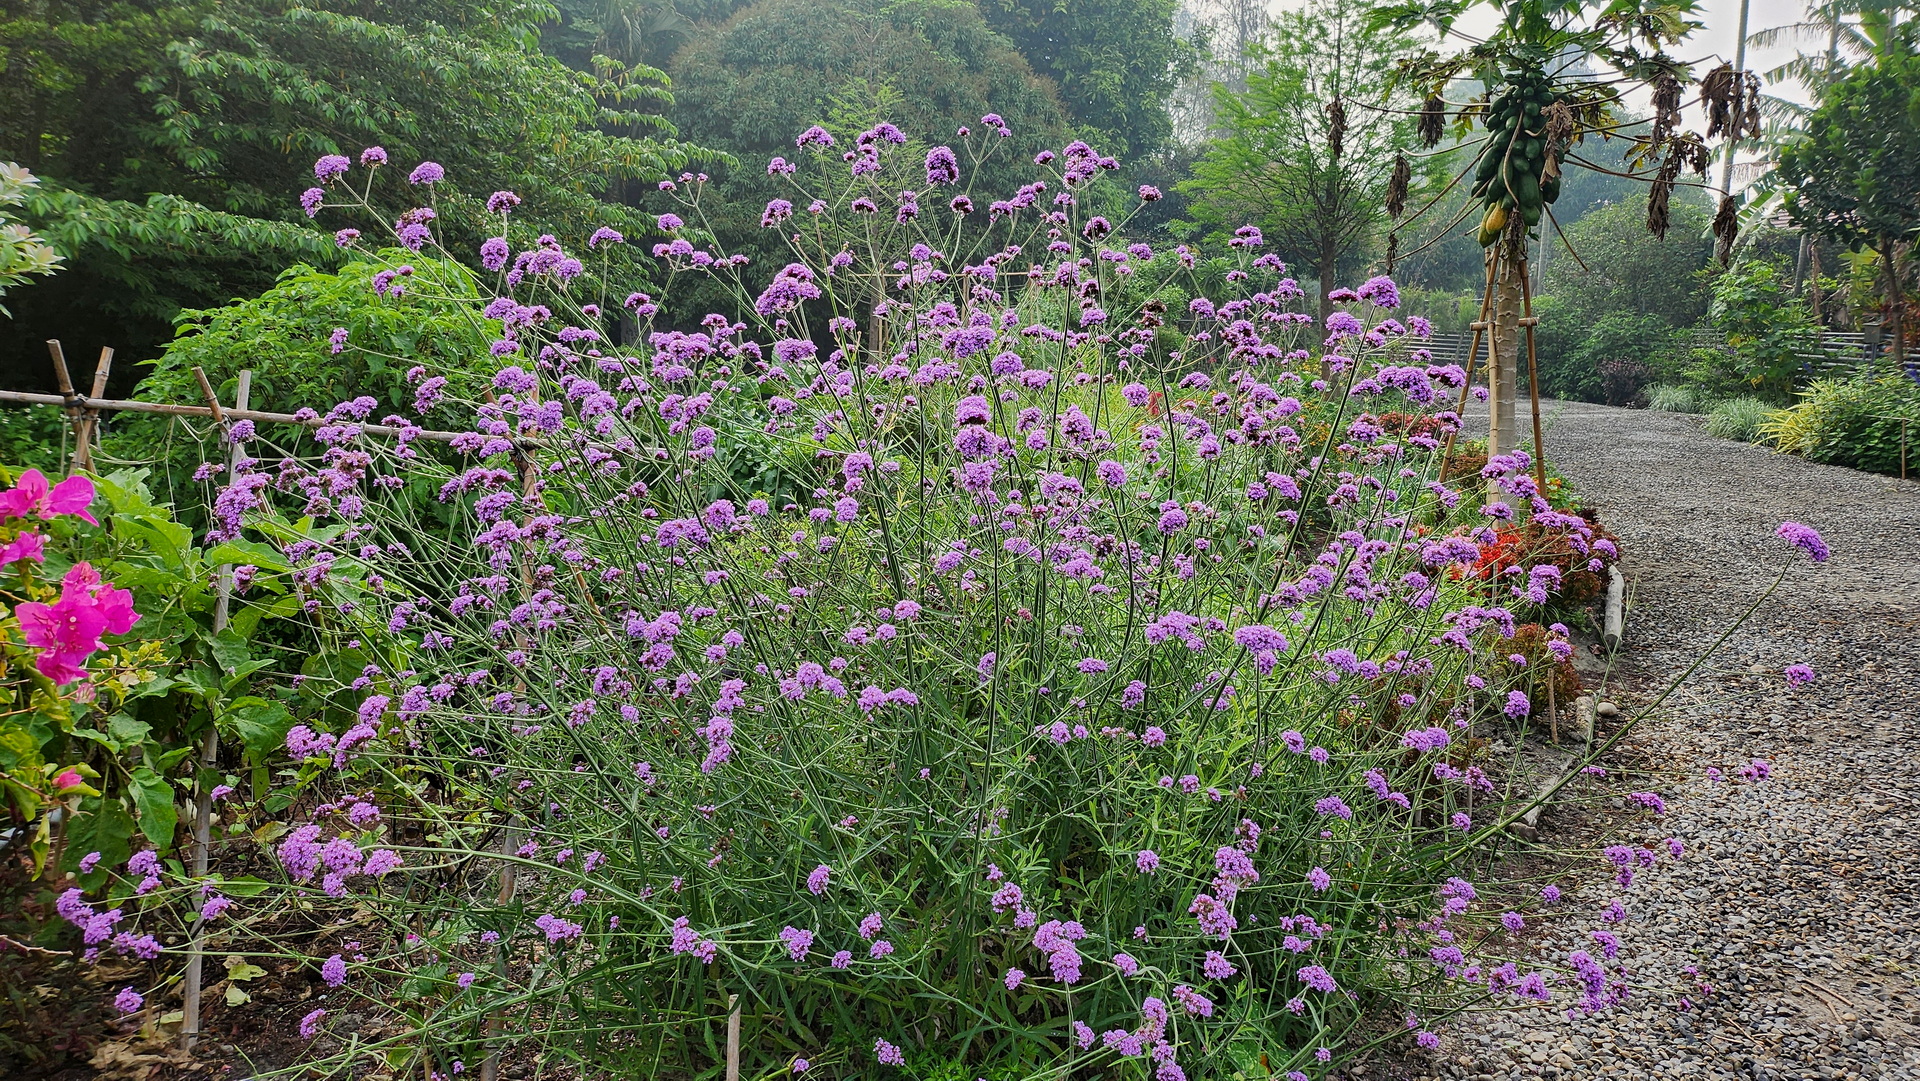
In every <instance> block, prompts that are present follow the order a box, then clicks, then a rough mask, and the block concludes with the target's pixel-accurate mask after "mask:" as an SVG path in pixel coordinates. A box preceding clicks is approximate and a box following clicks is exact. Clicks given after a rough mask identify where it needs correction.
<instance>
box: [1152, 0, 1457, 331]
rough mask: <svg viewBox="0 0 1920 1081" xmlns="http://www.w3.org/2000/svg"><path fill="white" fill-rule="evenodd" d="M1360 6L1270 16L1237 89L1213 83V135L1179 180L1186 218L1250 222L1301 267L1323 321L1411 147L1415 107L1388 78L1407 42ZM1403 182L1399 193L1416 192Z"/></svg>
mask: <svg viewBox="0 0 1920 1081" xmlns="http://www.w3.org/2000/svg"><path fill="white" fill-rule="evenodd" d="M1368 10H1369V9H1368V7H1367V5H1366V4H1364V3H1361V2H1360V0H1334V2H1330V3H1327V4H1322V5H1318V6H1315V7H1312V8H1305V9H1302V10H1299V11H1288V12H1283V13H1281V14H1280V15H1279V16H1277V17H1276V18H1275V20H1274V24H1273V27H1272V30H1271V32H1270V36H1269V37H1268V38H1267V39H1266V43H1265V44H1262V45H1259V46H1257V47H1256V48H1255V49H1254V50H1253V52H1252V53H1251V54H1250V55H1249V57H1248V65H1247V70H1246V72H1245V80H1244V81H1245V85H1244V87H1240V88H1233V87H1228V86H1225V85H1220V86H1216V87H1215V91H1214V96H1215V105H1214V110H1215V122H1216V123H1217V124H1218V126H1219V129H1220V134H1219V135H1218V136H1217V137H1215V138H1214V139H1212V140H1210V141H1209V142H1208V143H1207V146H1206V152H1205V154H1204V155H1203V156H1202V157H1201V158H1200V160H1199V161H1197V162H1195V163H1194V167H1193V176H1192V177H1191V178H1190V179H1188V180H1186V181H1183V182H1182V183H1181V185H1180V187H1181V190H1182V191H1183V192H1185V193H1186V194H1187V195H1188V197H1189V199H1190V200H1191V204H1190V213H1191V214H1192V216H1193V218H1194V219H1195V220H1196V221H1198V222H1200V223H1201V224H1203V225H1207V226H1211V227H1213V228H1215V229H1217V230H1219V231H1220V232H1221V233H1222V234H1223V235H1224V234H1225V233H1229V232H1231V231H1232V230H1233V229H1234V228H1237V227H1238V226H1241V225H1248V224H1251V225H1256V226H1258V227H1259V228H1260V229H1261V231H1262V232H1263V233H1264V234H1265V235H1267V236H1268V237H1270V238H1271V239H1272V240H1273V241H1274V242H1275V243H1276V244H1278V245H1279V247H1280V250H1281V251H1284V252H1286V253H1287V254H1288V257H1289V258H1290V259H1292V260H1294V262H1295V263H1296V264H1297V265H1299V266H1300V267H1302V268H1303V269H1306V270H1308V271H1310V272H1311V273H1312V275H1313V277H1314V278H1316V279H1317V280H1318V283H1319V292H1320V315H1321V316H1322V317H1323V318H1324V317H1325V316H1326V315H1327V314H1328V313H1330V312H1331V311H1332V305H1331V301H1330V300H1329V299H1328V294H1329V293H1331V292H1332V291H1333V289H1334V286H1335V282H1336V281H1338V280H1340V279H1341V278H1342V277H1343V276H1346V277H1351V276H1352V275H1355V274H1356V273H1358V272H1360V271H1361V270H1363V269H1364V268H1365V267H1366V266H1368V265H1370V264H1371V263H1372V262H1373V261H1374V260H1375V259H1376V258H1377V257H1378V255H1379V243H1378V242H1379V238H1380V232H1381V230H1382V227H1383V226H1384V225H1385V223H1386V221H1387V212H1386V210H1385V205H1386V203H1387V196H1388V190H1389V187H1390V186H1391V182H1392V180H1393V176H1394V172H1395V169H1396V168H1397V167H1398V166H1399V164H1400V162H1401V160H1402V159H1401V157H1400V155H1401V152H1402V151H1405V150H1408V149H1411V148H1412V147H1413V146H1414V145H1415V144H1416V136H1415V134H1414V128H1415V124H1416V121H1415V119H1414V117H1413V116H1412V115H1411V108H1412V107H1413V106H1415V105H1417V104H1419V103H1418V101H1417V100H1415V99H1413V98H1412V97H1411V96H1410V95H1408V94H1406V93H1404V92H1399V93H1396V92H1395V91H1394V89H1393V87H1392V82H1391V76H1392V73H1393V69H1394V66H1395V64H1396V63H1397V62H1398V60H1399V58H1400V57H1401V56H1403V55H1404V54H1405V53H1406V52H1408V51H1409V50H1411V49H1412V48H1413V46H1414V39H1413V37H1412V36H1411V35H1409V34H1405V33H1392V32H1370V31H1368V30H1367V29H1366V25H1365V24H1366V19H1367V14H1368ZM1336 103H1337V107H1336ZM1336 126H1337V127H1338V131H1337V132H1336V131H1335V128H1336ZM1431 171H1432V170H1431V169H1428V170H1423V172H1431ZM1422 179H1423V180H1428V179H1432V177H1430V176H1423V177H1422ZM1407 186H1409V187H1410V188H1411V191H1410V192H1402V193H1401V197H1402V198H1403V199H1405V198H1407V197H1408V196H1409V195H1411V196H1413V197H1414V198H1416V199H1417V198H1418V197H1420V196H1421V195H1422V194H1424V192H1423V188H1424V187H1425V185H1424V184H1422V183H1417V182H1416V183H1412V184H1411V185H1407Z"/></svg>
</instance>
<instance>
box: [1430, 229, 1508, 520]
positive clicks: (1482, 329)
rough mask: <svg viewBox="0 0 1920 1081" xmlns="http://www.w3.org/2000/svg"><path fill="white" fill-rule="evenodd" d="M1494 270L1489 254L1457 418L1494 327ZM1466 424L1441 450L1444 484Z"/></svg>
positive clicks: (1464, 408)
mask: <svg viewBox="0 0 1920 1081" xmlns="http://www.w3.org/2000/svg"><path fill="white" fill-rule="evenodd" d="M1493 268H1494V263H1493V256H1492V254H1491V253H1489V254H1488V256H1487V287H1486V288H1485V289H1483V290H1481V293H1480V318H1478V319H1476V320H1474V323H1473V344H1472V345H1470V346H1468V347H1467V367H1466V374H1465V375H1464V376H1462V377H1461V379H1460V404H1459V405H1458V406H1456V407H1455V408H1454V411H1453V413H1454V416H1455V417H1465V416H1466V412H1467V396H1468V395H1469V394H1471V393H1473V362H1474V360H1475V359H1476V358H1477V357H1479V355H1480V339H1481V337H1483V336H1484V335H1485V334H1486V332H1487V329H1488V328H1489V327H1490V326H1492V324H1491V323H1489V322H1488V321H1487V314H1488V312H1490V311H1491V310H1492V308H1493ZM1465 423H1466V421H1465V420H1460V421H1459V422H1458V423H1456V424H1455V425H1454V427H1453V430H1452V431H1450V432H1448V433H1447V443H1446V445H1445V446H1444V447H1442V448H1440V476H1439V477H1438V478H1436V479H1438V480H1439V481H1441V482H1443V483H1444V482H1445V481H1446V479H1447V469H1448V467H1449V466H1451V465H1452V464H1453V460H1452V459H1453V440H1454V437H1455V436H1457V435H1459V434H1460V426H1461V425H1462V424H1465Z"/></svg>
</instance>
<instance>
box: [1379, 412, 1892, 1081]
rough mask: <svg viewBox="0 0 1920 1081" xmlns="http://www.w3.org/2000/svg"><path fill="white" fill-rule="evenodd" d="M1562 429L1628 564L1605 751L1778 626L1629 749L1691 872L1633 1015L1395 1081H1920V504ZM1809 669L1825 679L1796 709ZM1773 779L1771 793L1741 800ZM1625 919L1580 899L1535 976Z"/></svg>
mask: <svg viewBox="0 0 1920 1081" xmlns="http://www.w3.org/2000/svg"><path fill="white" fill-rule="evenodd" d="M1548 415H1549V416H1550V417H1551V418H1552V420H1551V427H1550V428H1549V429H1548V432H1547V437H1546V445H1547V450H1548V453H1549V455H1550V457H1551V458H1552V460H1553V462H1554V464H1555V466H1556V467H1558V468H1559V469H1560V470H1561V471H1562V472H1564V473H1565V474H1566V475H1567V476H1568V477H1569V478H1570V479H1571V480H1572V481H1573V482H1574V484H1575V485H1576V486H1577V487H1578V488H1579V490H1580V491H1581V492H1583V493H1584V494H1585V495H1586V497H1587V499H1588V501H1589V502H1590V503H1591V504H1592V505H1593V506H1594V507H1595V508H1596V509H1597V510H1598V511H1599V513H1600V520H1601V522H1602V523H1603V524H1604V525H1605V526H1606V527H1607V528H1608V529H1610V530H1611V531H1613V532H1614V533H1615V534H1617V535H1618V536H1620V538H1621V539H1622V541H1623V542H1624V545H1625V561H1624V563H1623V568H1624V569H1625V570H1626V572H1627V575H1628V578H1629V581H1630V588H1629V604H1630V610H1629V612H1628V614H1627V625H1626V634H1625V638H1624V642H1623V644H1622V647H1621V650H1620V652H1619V654H1618V655H1617V656H1616V657H1615V659H1614V666H1613V671H1612V672H1611V674H1610V677H1609V678H1608V680H1607V682H1606V685H1605V687H1604V688H1601V689H1600V690H1599V691H1597V692H1596V693H1598V694H1599V695H1600V696H1601V698H1602V699H1603V700H1604V701H1608V702H1613V703H1617V704H1618V705H1619V707H1620V717H1619V718H1617V719H1616V720H1615V721H1613V722H1607V721H1603V723H1602V726H1601V727H1602V731H1601V733H1600V735H1601V737H1602V738H1604V737H1605V736H1607V735H1608V734H1610V731H1617V730H1618V725H1619V724H1621V723H1626V722H1627V720H1628V719H1630V718H1632V717H1634V716H1636V715H1638V714H1639V713H1640V712H1641V710H1642V709H1643V708H1644V707H1646V706H1647V705H1648V704H1649V703H1651V702H1652V701H1653V700H1654V699H1655V698H1657V697H1658V695H1659V694H1660V693H1661V691H1663V690H1664V689H1665V688H1666V687H1667V686H1668V685H1669V684H1671V683H1672V682H1673V681H1674V680H1676V679H1680V677H1681V676H1682V674H1683V673H1685V672H1686V671H1687V669H1688V667H1689V666H1691V665H1693V664H1694V662H1695V661H1697V660H1699V659H1700V657H1701V655H1702V654H1703V653H1704V652H1706V651H1707V650H1708V649H1709V648H1710V647H1712V646H1713V645H1714V643H1715V641H1716V639H1718V638H1719V637H1720V636H1721V634H1722V632H1724V631H1726V630H1727V628H1728V627H1729V626H1731V625H1732V624H1733V623H1734V622H1735V621H1736V620H1738V619H1739V618H1740V616H1741V615H1742V613H1744V612H1745V611H1746V609H1747V608H1748V607H1749V606H1750V605H1753V604H1755V603H1756V602H1758V605H1759V606H1758V608H1757V610H1756V611H1755V612H1754V614H1753V615H1752V617H1751V618H1750V619H1748V620H1747V622H1746V623H1745V624H1743V625H1742V626H1740V627H1739V629H1737V630H1735V631H1733V632H1732V633H1731V635H1729V636H1728V637H1727V638H1726V640H1725V641H1724V642H1722V643H1721V644H1720V645H1719V648H1718V649H1717V650H1716V651H1715V652H1713V653H1712V655H1711V656H1710V657H1708V658H1707V660H1706V661H1705V662H1704V663H1702V664H1700V666H1699V667H1698V668H1697V669H1696V670H1694V671H1693V672H1692V674H1691V675H1689V676H1687V677H1686V678H1685V679H1684V681H1682V682H1681V683H1680V685H1679V686H1678V687H1677V689H1675V690H1674V692H1673V693H1672V694H1671V695H1670V696H1669V697H1668V698H1667V700H1666V701H1665V702H1664V703H1662V704H1661V705H1660V707H1659V708H1658V709H1657V710H1655V711H1654V713H1653V714H1652V715H1651V716H1649V717H1648V718H1647V719H1645V720H1644V721H1642V722H1640V724H1639V725H1638V727H1637V728H1636V729H1634V730H1633V731H1632V732H1631V733H1629V734H1628V735H1627V736H1626V737H1625V739H1623V741H1622V744H1621V745H1620V746H1619V747H1617V748H1616V752H1617V753H1618V754H1619V755H1620V756H1621V757H1622V758H1627V759H1631V760H1633V761H1635V762H1637V763H1641V764H1644V766H1645V767H1647V768H1650V769H1651V770H1652V771H1653V773H1652V776H1650V777H1648V776H1640V775H1635V776H1634V778H1633V787H1635V788H1651V789H1655V790H1657V791H1659V792H1660V793H1661V794H1662V795H1663V796H1664V797H1665V799H1666V801H1667V807H1668V810H1667V813H1666V814H1665V816H1664V817H1662V818H1659V819H1651V820H1647V821H1645V822H1633V821H1631V820H1630V818H1629V817H1627V816H1623V817H1622V821H1621V822H1620V824H1619V826H1620V829H1622V830H1623V831H1625V834H1626V835H1627V836H1628V837H1629V838H1630V839H1633V840H1638V841H1640V842H1641V843H1645V842H1646V839H1647V838H1648V837H1649V836H1653V837H1657V836H1660V835H1662V834H1671V835H1672V836H1674V837H1677V838H1679V839H1681V840H1682V841H1683V842H1685V843H1686V845H1687V848H1688V852H1687V855H1686V856H1685V857H1684V858H1682V859H1680V860H1678V861H1667V860H1662V861H1661V863H1660V864H1659V865H1658V866H1656V867H1654V868H1650V869H1647V870H1644V871H1642V872H1640V874H1639V877H1638V878H1637V879H1636V880H1635V882H1634V883H1633V886H1632V888H1631V889H1630V890H1629V891H1627V893H1626V894H1625V898H1626V901H1627V905H1628V911H1629V916H1630V918H1629V920H1628V922H1627V923H1625V924H1624V925H1621V926H1620V927H1618V928H1615V930H1617V931H1618V932H1619V933H1620V935H1621V938H1622V940H1623V944H1622V947H1621V952H1620V959H1621V960H1622V961H1624V962H1625V966H1626V970H1627V971H1628V972H1629V973H1630V974H1631V981H1632V988H1633V991H1632V994H1631V996H1630V997H1629V998H1628V1000H1627V1002H1626V1003H1625V1004H1623V1005H1621V1006H1618V1007H1615V1008H1614V1009H1611V1010H1609V1011H1607V1012H1604V1013H1601V1014H1599V1015H1595V1016H1590V1017H1579V1018H1573V1019H1569V1018H1567V1017H1566V1016H1565V1015H1564V1014H1561V1013H1557V1012H1554V1011H1549V1010H1542V1009H1538V1008H1533V1007H1529V1008H1524V1009H1512V1010H1506V1011H1500V1012H1491V1013H1485V1014H1476V1015H1471V1016H1469V1017H1467V1018H1463V1019H1460V1020H1458V1021H1456V1022H1455V1023H1453V1024H1452V1025H1451V1026H1449V1028H1448V1029H1447V1031H1446V1033H1445V1038H1444V1040H1443V1042H1442V1045H1441V1047H1440V1048H1439V1050H1437V1051H1435V1052H1433V1053H1432V1054H1431V1056H1430V1057H1427V1058H1425V1059H1424V1060H1422V1059H1420V1058H1417V1057H1408V1058H1402V1059H1399V1060H1398V1061H1396V1062H1394V1063H1393V1064H1392V1065H1391V1066H1390V1067H1389V1069H1388V1070H1387V1071H1386V1072H1387V1073H1388V1074H1389V1076H1398V1077H1407V1078H1413V1077H1432V1078H1443V1077H1444V1078H1454V1077H1459V1078H1533V1077H1550V1076H1558V1077H1563V1078H1611V1077H1622V1078H1645V1077H1656V1078H1661V1077H1668V1078H1683V1077H1684V1078H1699V1079H1703V1081H1707V1079H1713V1081H1719V1079H1735V1078H1738V1079H1751V1081H1806V1079H1811V1078H1848V1079H1860V1078H1873V1079H1879V1078H1887V1079H1906V1078H1920V844H1917V843H1916V839H1917V838H1920V811H1916V804H1917V803H1920V482H1917V481H1906V482H1902V481H1898V480H1895V479H1892V478H1888V477H1882V476H1878V475H1875V474H1869V473H1861V472H1856V471H1853V470H1849V469H1842V468H1838V467H1833V466H1823V465H1816V464H1814V463H1810V462H1807V461H1805V460H1803V459H1800V458H1794V457H1789V456H1786V455H1780V454H1775V453H1772V452H1770V451H1767V450H1765V449H1762V448H1759V447H1754V446H1749V445H1747V444H1742V443H1735V442H1730V441H1727V440H1721V439H1716V438H1714V437H1712V436H1709V435H1707V434H1706V433H1705V432H1704V431H1702V430H1701V428H1700V426H1699V423H1698V421H1697V420H1695V419H1693V418H1689V417H1684V416H1680V415H1676V414H1668V413H1657V412H1652V411H1637V410H1626V409H1612V408H1607V407H1604V406H1595V405H1584V404H1577V403H1558V402H1555V403H1548ZM1782 521H1798V522H1804V523H1806V524H1808V525H1810V526H1813V527H1814V528H1815V529H1817V530H1819V531H1820V532H1821V534H1822V535H1823V536H1824V537H1825V538H1826V540H1827V542H1828V544H1829V545H1830V546H1831V548H1832V551H1833V557H1832V559H1831V560H1830V561H1829V562H1827V563H1825V564H1821V565H1814V564H1811V563H1809V562H1807V560H1806V559H1805V558H1804V556H1801V555H1800V554H1799V553H1798V552H1794V553H1792V557H1791V559H1789V557H1788V551H1787V548H1786V545H1785V544H1784V543H1783V542H1781V541H1780V540H1778V539H1776V538H1775V537H1774V530H1775V528H1777V527H1778V525H1779V524H1780V522H1782ZM1783 562H1785V563H1791V568H1790V569H1789V571H1788V573H1787V575H1786V577H1785V579H1784V580H1783V581H1782V582H1781V583H1780V585H1779V588H1778V589H1777V590H1776V591H1775V592H1774V593H1773V594H1772V595H1771V596H1766V594H1767V590H1768V588H1769V586H1770V585H1771V584H1772V583H1773V581H1774V577H1775V575H1776V574H1777V573H1778V571H1779V568H1780V567H1781V566H1782V564H1783ZM1763 597H1764V598H1765V599H1764V600H1763V599H1762V598H1763ZM1796 663H1806V664H1811V665H1812V666H1813V667H1814V670H1815V671H1816V672H1817V673H1818V678H1817V680H1816V681H1815V682H1814V683H1813V684H1811V685H1810V686H1806V687H1802V688H1800V689H1798V690H1789V689H1788V687H1787V684H1786V680H1785V678H1784V676H1783V674H1782V672H1783V669H1784V668H1785V667H1786V666H1787V665H1789V664H1796ZM1590 682H1591V681H1590ZM1602 712H1604V707H1603V709H1602ZM1756 758H1757V759H1765V760H1767V761H1768V762H1769V763H1770V764H1771V765H1772V770H1773V772H1772V775H1771V777H1770V778H1769V779H1767V780H1764V781H1759V782H1749V781H1744V780H1740V779H1739V778H1738V777H1737V776H1736V771H1737V770H1738V769H1739V768H1740V767H1741V766H1743V765H1746V764H1748V763H1749V762H1750V761H1752V760H1753V759H1756ZM1610 764H1611V763H1610ZM1709 767H1717V768H1718V769H1719V770H1721V771H1722V773H1723V774H1724V775H1725V779H1724V780H1722V781H1720V782H1718V783H1715V782H1711V781H1709V780H1708V779H1707V778H1706V771H1707V769H1708V768H1709ZM1605 806H1606V804H1604V803H1603V804H1599V805H1595V806H1591V807H1589V808H1588V809H1587V810H1585V811H1583V812H1578V813H1579V814H1582V815H1585V816H1588V817H1600V816H1604V815H1606V814H1607V812H1606V811H1604V810H1602V808H1603V807H1605ZM1562 813H1563V814H1565V813H1571V812H1562ZM1597 824H1598V825H1600V826H1603V827H1604V826H1607V825H1610V823H1608V822H1604V821H1603V822H1599V823H1597ZM1553 832H1554V831H1553V830H1551V829H1543V831H1542V840H1543V842H1544V843H1546V844H1553V843H1554V837H1553ZM1562 843H1566V842H1565V840H1564V839H1563V840H1562ZM1596 877H1597V876H1596ZM1617 895H1619V894H1618V891H1617V890H1615V889H1613V888H1612V887H1611V884H1605V885H1596V886H1594V887H1592V888H1591V889H1590V890H1586V891H1583V892H1582V894H1581V895H1580V896H1579V897H1578V898H1576V900H1575V902H1574V903H1573V904H1571V905H1570V906H1568V907H1569V911H1570V912H1571V913H1572V915H1570V916H1569V917H1568V922H1563V923H1556V924H1554V925H1553V926H1552V929H1551V930H1550V931H1547V932H1546V933H1544V934H1543V935H1542V936H1541V938H1542V941H1540V942H1539V955H1540V957H1542V958H1543V959H1544V958H1547V957H1555V956H1557V957H1560V958H1564V957H1565V955H1566V953H1567V951H1568V950H1571V949H1575V948H1581V947H1585V948H1589V949H1590V948H1592V943H1591V940H1590V938H1589V937H1588V936H1589V935H1590V934H1591V932H1592V931H1594V930H1598V929H1601V928H1603V927H1604V926H1605V925H1604V924H1602V923H1600V922H1599V921H1598V919H1597V918H1594V917H1593V916H1592V915H1591V914H1592V913H1595V912H1597V910H1598V908H1599V906H1600V905H1601V904H1604V903H1605V901H1606V900H1608V899H1610V898H1612V897H1613V896H1617ZM1683 998H1684V999H1685V1000H1686V1002H1685V1008H1683V1007H1682V999H1683ZM1535 1036H1546V1037H1547V1041H1548V1042H1546V1043H1538V1042H1529V1041H1530V1040H1533V1039H1534V1037H1535ZM1548 1048H1551V1053H1543V1052H1545V1051H1546V1050H1547V1049H1548ZM1463 1060H1464V1061H1463ZM1380 1072H1381V1071H1380V1070H1378V1069H1376V1070H1375V1071H1374V1075H1375V1076H1378V1075H1379V1074H1380Z"/></svg>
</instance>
